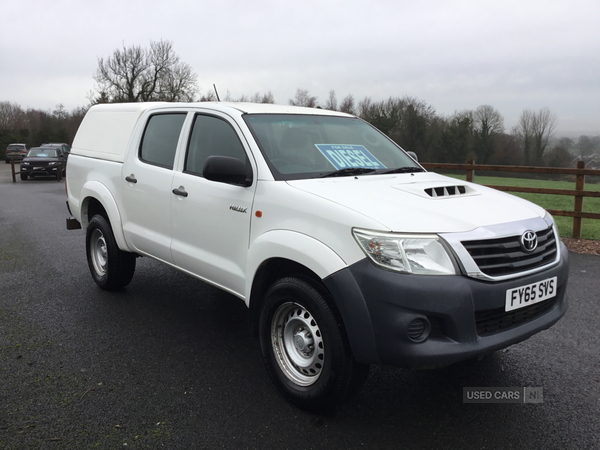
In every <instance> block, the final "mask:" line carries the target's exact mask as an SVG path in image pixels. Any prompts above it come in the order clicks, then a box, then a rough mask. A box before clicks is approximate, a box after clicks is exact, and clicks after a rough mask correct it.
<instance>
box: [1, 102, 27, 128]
mask: <svg viewBox="0 0 600 450" xmlns="http://www.w3.org/2000/svg"><path fill="white" fill-rule="evenodd" d="M24 119H25V112H24V111H23V109H21V107H20V106H19V105H17V104H16V103H11V102H0V130H7V131H16V130H17V129H18V128H20V127H21V126H22V125H23V121H24Z"/></svg>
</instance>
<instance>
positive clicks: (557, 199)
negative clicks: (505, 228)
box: [449, 175, 600, 240]
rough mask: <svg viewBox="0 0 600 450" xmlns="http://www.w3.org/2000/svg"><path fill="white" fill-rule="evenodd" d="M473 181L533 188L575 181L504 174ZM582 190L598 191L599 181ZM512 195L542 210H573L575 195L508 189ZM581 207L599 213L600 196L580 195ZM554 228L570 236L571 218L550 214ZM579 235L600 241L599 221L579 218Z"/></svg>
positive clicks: (568, 185) (566, 185) (569, 185)
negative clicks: (582, 197) (516, 176)
mask: <svg viewBox="0 0 600 450" xmlns="http://www.w3.org/2000/svg"><path fill="white" fill-rule="evenodd" d="M449 176H451V177H453V178H458V179H460V180H464V179H465V178H466V176H465V175H449ZM473 181H474V182H475V183H478V184H484V185H495V186H519V187H536V188H546V189H570V190H574V189H575V182H574V181H573V182H569V181H549V180H532V179H524V178H504V177H483V176H477V175H475V177H474V178H473ZM585 190H586V191H600V184H586V185H585ZM510 194H512V195H516V196H518V197H521V198H524V199H526V200H529V201H531V202H533V203H535V204H537V205H539V206H541V207H542V208H545V209H556V210H564V211H573V209H574V207H575V198H574V197H570V196H568V195H549V194H528V193H522V192H510ZM583 210H584V211H586V212H595V213H598V212H600V198H590V197H584V199H583ZM554 220H556V224H557V225H558V230H559V233H560V235H561V236H563V237H572V236H573V218H572V217H559V216H554ZM581 237H582V238H583V239H595V240H600V220H596V219H582V221H581Z"/></svg>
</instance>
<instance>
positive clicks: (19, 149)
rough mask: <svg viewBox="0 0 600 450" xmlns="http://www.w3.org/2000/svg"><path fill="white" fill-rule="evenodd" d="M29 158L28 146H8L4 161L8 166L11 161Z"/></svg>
mask: <svg viewBox="0 0 600 450" xmlns="http://www.w3.org/2000/svg"><path fill="white" fill-rule="evenodd" d="M25 156H27V146H26V145H25V144H8V147H6V152H4V161H5V162H6V164H8V163H10V162H11V160H15V161H20V160H22V159H23V158H25Z"/></svg>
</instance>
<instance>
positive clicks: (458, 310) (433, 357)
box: [324, 244, 568, 369]
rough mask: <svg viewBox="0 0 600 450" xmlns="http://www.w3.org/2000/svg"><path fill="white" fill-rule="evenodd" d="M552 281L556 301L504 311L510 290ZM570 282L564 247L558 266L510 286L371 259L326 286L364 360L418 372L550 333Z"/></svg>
mask: <svg viewBox="0 0 600 450" xmlns="http://www.w3.org/2000/svg"><path fill="white" fill-rule="evenodd" d="M561 245H562V244H561ZM554 276H556V277H557V278H558V290H557V295H556V297H554V298H553V299H549V300H545V301H544V302H540V303H537V304H535V305H533V306H529V307H526V308H523V309H519V310H516V311H511V312H509V313H505V312H504V304H505V296H506V291H507V290H508V289H512V288H516V287H520V286H525V285H528V284H532V283H535V282H537V281H540V280H544V279H546V278H551V277H554ZM567 280H568V252H567V250H566V248H564V245H562V251H561V259H560V261H559V262H558V264H557V265H555V266H553V267H551V268H549V269H546V270H544V271H542V272H538V273H536V274H534V275H529V276H525V277H521V278H516V279H511V280H507V281H500V282H486V281H480V280H476V279H473V278H468V277H465V276H419V275H404V274H399V273H393V272H389V271H386V270H382V269H379V268H377V267H375V266H374V264H372V263H371V262H370V261H368V260H367V259H364V260H361V261H359V262H358V263H356V264H354V265H352V266H350V267H348V268H347V269H344V270H342V271H339V272H337V273H335V274H333V275H331V276H330V277H328V278H327V279H325V280H324V281H325V284H326V286H327V287H328V289H329V291H330V292H331V293H332V295H333V297H334V299H335V301H336V304H337V306H338V308H339V309H340V312H341V314H342V317H343V319H344V324H345V326H346V330H347V333H348V338H349V340H350V344H351V346H352V350H353V352H354V356H355V357H356V359H357V360H358V361H360V362H363V363H369V364H387V365H393V366H398V367H404V368H413V369H417V368H433V367H443V366H447V365H449V364H452V363H455V362H458V361H461V360H465V359H469V358H472V357H476V356H478V355H482V354H485V353H489V352H492V351H494V350H498V349H501V348H504V347H507V346H509V345H512V344H515V343H517V342H520V341H523V340H525V339H527V338H529V337H530V336H532V335H533V334H535V333H538V332H539V331H541V330H544V329H546V328H549V327H550V326H552V325H553V324H554V323H555V322H557V321H558V320H559V319H560V318H561V317H562V316H563V315H564V313H565V312H566V310H567V296H566V287H567ZM536 305H537V307H536V308H533V307H535V306H536ZM527 308H529V309H527ZM490 317H494V318H495V319H494V320H495V321H494V322H493V326H491V327H489V326H487V325H489V324H486V321H489V320H490ZM419 323H421V324H425V335H426V336H427V337H426V339H422V340H419V339H417V340H415V339H414V336H415V328H414V327H415V324H417V325H418V324H419ZM417 328H418V327H417ZM417 331H418V330H417ZM411 336H412V337H411Z"/></svg>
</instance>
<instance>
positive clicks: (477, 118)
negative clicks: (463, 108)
mask: <svg viewBox="0 0 600 450" xmlns="http://www.w3.org/2000/svg"><path fill="white" fill-rule="evenodd" d="M472 126H473V135H474V137H475V144H474V151H475V154H476V155H477V159H478V162H479V163H481V164H485V163H487V162H488V161H489V159H490V158H491V156H492V155H493V154H494V153H495V151H496V137H497V136H499V135H501V134H502V133H503V132H504V118H503V117H502V115H501V114H500V113H499V112H498V111H497V110H496V109H494V108H493V107H492V106H490V105H481V106H479V107H477V109H475V111H473V114H472Z"/></svg>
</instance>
